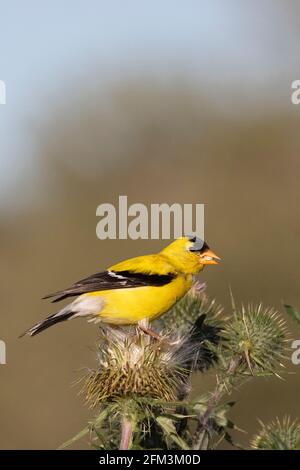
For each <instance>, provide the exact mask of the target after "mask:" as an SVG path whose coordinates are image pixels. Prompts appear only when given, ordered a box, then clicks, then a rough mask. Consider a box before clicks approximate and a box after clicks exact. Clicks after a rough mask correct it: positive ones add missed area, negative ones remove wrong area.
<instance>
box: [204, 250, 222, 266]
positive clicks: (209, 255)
mask: <svg viewBox="0 0 300 470" xmlns="http://www.w3.org/2000/svg"><path fill="white" fill-rule="evenodd" d="M200 259H201V263H202V264H218V261H220V259H221V258H219V257H218V256H217V255H216V254H215V253H214V252H213V251H212V250H210V249H209V250H206V251H205V252H204V253H202V255H201V258H200Z"/></svg>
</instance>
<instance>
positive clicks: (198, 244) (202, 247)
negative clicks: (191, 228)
mask: <svg viewBox="0 0 300 470" xmlns="http://www.w3.org/2000/svg"><path fill="white" fill-rule="evenodd" d="M186 238H187V239H188V240H189V241H190V242H191V243H192V245H191V246H190V247H189V251H191V252H192V253H195V254H198V255H199V257H200V260H201V264H218V261H220V259H221V258H219V257H218V256H217V255H216V254H215V253H214V252H213V251H212V250H211V249H210V248H209V246H208V244H207V243H206V242H205V241H204V240H201V238H198V237H196V236H195V235H187V236H186Z"/></svg>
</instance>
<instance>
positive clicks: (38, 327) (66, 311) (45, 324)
mask: <svg viewBox="0 0 300 470" xmlns="http://www.w3.org/2000/svg"><path fill="white" fill-rule="evenodd" d="M75 314H76V312H74V310H71V309H70V308H69V307H68V306H67V307H65V308H63V309H62V310H61V311H59V312H58V313H54V314H53V315H50V316H49V317H47V318H45V320H42V321H40V322H38V323H36V324H35V325H33V326H32V327H31V328H29V330H27V331H25V332H24V333H23V334H22V335H21V336H20V338H22V336H25V335H28V336H35V335H37V334H38V333H41V332H42V331H44V330H46V329H47V328H49V327H50V326H52V325H55V324H56V323H60V322H62V321H65V320H69V318H72V317H73V316H74V315H75Z"/></svg>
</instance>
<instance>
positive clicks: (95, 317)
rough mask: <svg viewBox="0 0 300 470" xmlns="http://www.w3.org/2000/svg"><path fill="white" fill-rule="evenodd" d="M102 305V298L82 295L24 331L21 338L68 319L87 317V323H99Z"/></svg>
mask: <svg viewBox="0 0 300 470" xmlns="http://www.w3.org/2000/svg"><path fill="white" fill-rule="evenodd" d="M103 305H104V301H103V299H102V297H101V296H100V295H99V296H95V295H92V296H88V295H82V296H80V297H78V299H76V300H74V302H72V303H71V304H69V305H66V307H64V308H63V309H62V310H60V311H59V312H57V313H54V315H50V316H49V317H47V318H45V320H42V321H40V322H39V323H37V324H36V325H34V326H33V327H32V328H30V329H29V330H27V331H25V333H23V334H22V335H21V336H20V338H21V337H22V336H25V335H28V336H34V335H37V334H38V333H41V331H44V330H46V329H47V328H49V327H50V326H52V325H55V323H60V322H62V321H65V320H69V319H70V318H76V317H87V318H90V320H89V321H94V322H98V321H99V313H100V312H101V310H102V308H103Z"/></svg>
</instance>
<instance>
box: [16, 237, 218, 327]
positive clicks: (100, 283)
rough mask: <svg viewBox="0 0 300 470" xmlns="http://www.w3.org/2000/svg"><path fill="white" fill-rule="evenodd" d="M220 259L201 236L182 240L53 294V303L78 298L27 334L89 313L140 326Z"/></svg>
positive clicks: (113, 322)
mask: <svg viewBox="0 0 300 470" xmlns="http://www.w3.org/2000/svg"><path fill="white" fill-rule="evenodd" d="M218 260H220V258H219V257H218V256H217V255H215V254H214V252H213V251H211V250H210V248H209V246H208V245H207V243H205V242H204V241H202V240H200V239H199V238H197V237H195V236H185V237H181V238H178V239H177V240H175V241H174V242H172V243H171V244H170V245H168V246H167V247H166V248H164V249H163V250H162V251H160V252H159V253H158V254H154V255H145V256H138V257H137V258H132V259H128V260H126V261H123V262H121V263H118V264H115V265H114V266H111V267H110V268H108V269H107V270H106V271H102V272H98V273H96V274H93V275H91V276H89V277H87V278H85V279H82V280H80V281H78V282H76V283H75V284H73V285H72V286H71V287H70V288H68V289H65V290H62V291H59V292H55V293H53V294H50V295H47V296H46V297H44V298H49V297H55V300H53V302H57V301H59V300H63V299H66V298H68V297H75V296H76V297H77V298H76V300H74V301H73V302H72V303H70V304H68V305H67V306H66V307H64V308H63V309H62V310H60V311H59V312H57V313H55V314H53V315H50V316H49V317H48V318H46V319H45V320H42V321H40V322H39V323H37V324H36V325H34V326H33V327H32V328H30V329H29V330H28V331H26V332H25V333H24V335H25V334H28V335H30V336H34V335H36V334H37V333H40V332H41V331H43V330H45V329H46V328H49V327H50V326H52V325H54V324H55V323H59V322H62V321H64V320H69V319H71V318H78V317H86V318H88V319H89V321H95V322H98V321H101V322H104V323H108V324H110V325H132V324H139V326H140V328H141V329H142V330H143V331H145V332H146V333H149V334H152V335H155V333H154V332H152V330H148V329H147V328H146V327H145V326H144V322H142V320H148V321H151V320H154V319H155V318H158V317H159V316H161V315H162V314H164V313H166V312H167V311H168V310H169V309H170V308H171V307H172V306H173V305H174V304H175V303H176V302H177V301H178V300H179V299H181V298H182V297H183V296H184V295H185V294H186V293H187V292H188V290H189V289H190V287H191V286H192V282H193V275H195V274H198V273H199V272H200V271H202V269H203V268H204V266H205V265H206V264H217V263H218Z"/></svg>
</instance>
